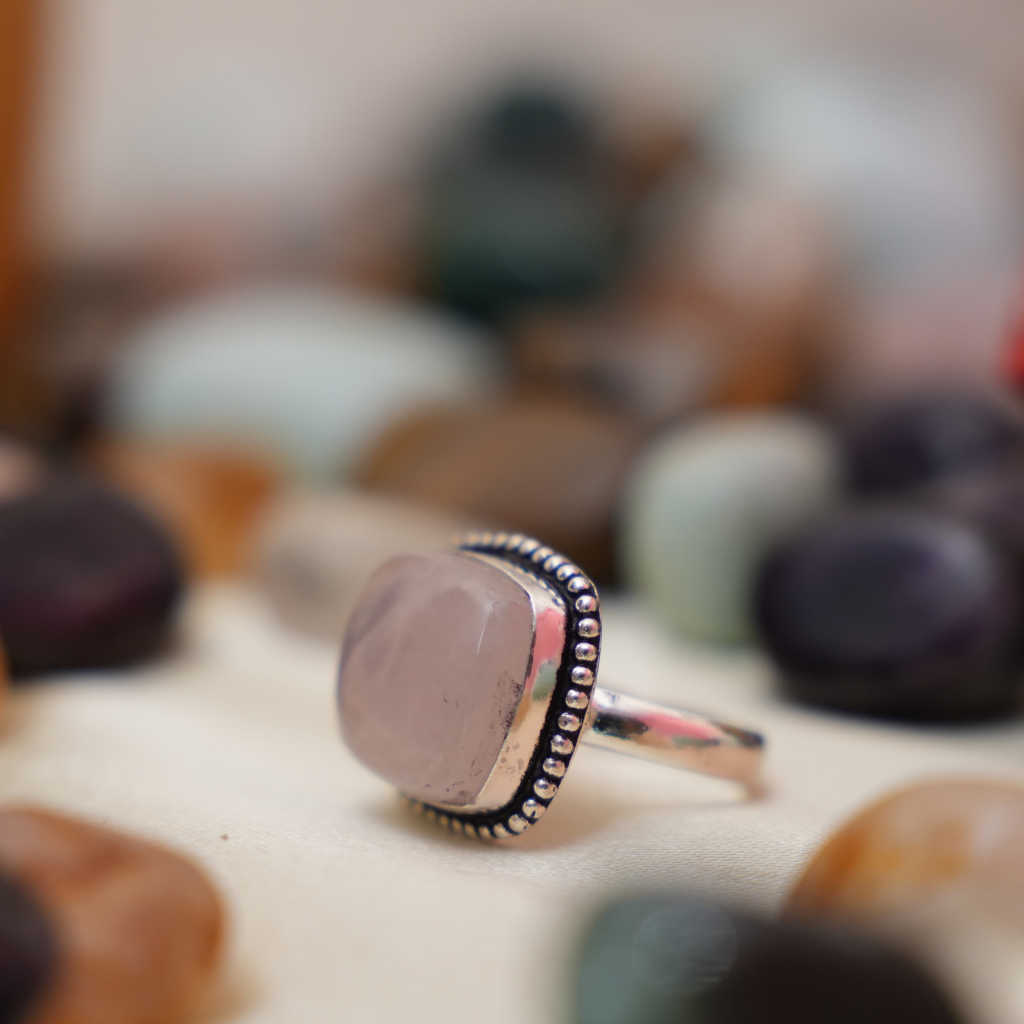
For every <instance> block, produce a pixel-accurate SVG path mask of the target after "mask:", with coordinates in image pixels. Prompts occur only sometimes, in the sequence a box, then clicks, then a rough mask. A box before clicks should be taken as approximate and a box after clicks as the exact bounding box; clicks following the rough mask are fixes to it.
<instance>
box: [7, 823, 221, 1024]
mask: <svg viewBox="0 0 1024 1024" xmlns="http://www.w3.org/2000/svg"><path fill="white" fill-rule="evenodd" d="M0 870H3V871H5V872H7V873H9V874H10V875H11V876H12V877H13V878H15V879H17V880H18V881H19V882H20V883H21V884H22V885H23V886H25V888H26V889H27V890H28V891H29V892H30V893H31V894H32V896H33V897H34V898H35V899H36V900H38V902H39V904H40V906H41V907H42V908H43V909H44V911H45V912H46V914H47V915H48V916H49V918H50V919H51V920H52V922H53V925H54V928H55V932H56V935H57V942H58V948H59V960H58V964H57V970H56V974H55V976H54V978H53V981H52V983H51V985H50V986H49V987H48V990H47V993H46V994H45V996H44V999H43V1001H42V1003H41V1005H40V1006H39V1009H38V1011H37V1014H36V1015H35V1016H33V1017H32V1024H173V1022H176V1021H181V1020H184V1019H187V1016H188V1015H189V1014H190V1013H191V1012H192V1011H193V1010H194V1008H195V1006H196V1004H197V1002H198V1001H199V999H200V998H201V997H202V996H203V995H205V993H206V992H207V990H208V988H209V986H210V984H211V982H212V981H213V979H214V976H215V974H216V971H217V967H218V964H219V959H220V953H221V947H222V943H223V936H224V928H225V925H224V912H223V910H222V907H221V904H220V900H219V898H218V896H217V893H216V892H215V890H214V888H213V886H212V885H211V884H210V882H209V881H208V880H207V879H206V877H205V876H204V875H203V873H202V872H201V871H200V870H199V869H198V868H197V867H196V866H194V865H193V864H191V863H190V862H189V861H188V860H186V859H185V858H183V857H181V856H180V855H179V854H177V853H173V852H171V851H170V850H166V849H164V848H162V847H160V846H156V845H154V844H152V843H148V842H142V841H140V840H137V839H132V838H129V837H128V836H125V835H122V834H120V833H118V832H115V831H113V830H111V829H107V828H101V827H99V826H97V825H92V824H89V823H87V822H84V821H79V820H76V819H73V818H69V817H66V816H64V815H59V814H55V813H52V812H50V811H45V810H40V809H37V808H30V807H13V808H8V809H5V810H3V811H0Z"/></svg>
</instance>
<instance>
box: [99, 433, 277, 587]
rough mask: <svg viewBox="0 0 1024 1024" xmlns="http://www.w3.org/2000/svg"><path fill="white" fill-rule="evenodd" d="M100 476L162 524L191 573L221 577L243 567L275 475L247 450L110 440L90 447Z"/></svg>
mask: <svg viewBox="0 0 1024 1024" xmlns="http://www.w3.org/2000/svg"><path fill="white" fill-rule="evenodd" d="M91 461H92V463H93V465H94V466H96V467H97V469H98V470H99V472H100V473H101V474H102V475H103V476H104V477H106V478H107V479H108V480H110V481H111V482H112V483H114V484H116V485H118V486H119V487H121V488H123V489H124V490H126V491H128V492H129V493H130V494H132V495H133V496H134V497H135V498H136V499H138V500H139V501H140V502H142V503H143V504H144V505H146V506H147V507H148V508H149V510H150V511H151V512H153V513H154V514H155V515H156V516H157V517H158V518H160V519H161V520H163V522H164V525H165V526H167V528H168V529H169V530H170V531H171V533H172V534H173V535H174V536H175V538H176V539H177V541H178V544H179V546H180V548H181V550H182V552H183V553H184V556H185V560H186V563H187V565H188V568H189V570H190V572H191V574H192V575H193V576H223V575H230V574H232V573H236V572H239V571H240V570H242V569H243V568H244V567H245V566H246V565H247V563H248V558H249V554H250V544H251V542H252V539H253V533H254V530H255V528H256V523H257V521H258V519H259V517H260V515H261V513H262V512H263V510H264V508H265V507H266V505H267V503H268V502H269V501H270V499H271V497H272V496H273V495H274V493H275V491H276V490H277V488H278V485H279V482H280V481H279V477H278V473H277V471H276V470H275V468H274V467H273V466H271V465H270V464H269V463H267V462H266V461H265V460H263V459H260V458H258V457H257V456H255V455H252V454H249V453H248V452H238V451H233V450H225V449H218V448H210V447H208V446H202V445H198V444H192V445H190V444H178V445H174V444H147V443H144V442H136V441H127V440H123V439H120V438H117V439H114V438H110V439H107V440H104V441H103V442H101V443H99V444H98V445H96V447H95V448H94V449H93V451H92V452H91Z"/></svg>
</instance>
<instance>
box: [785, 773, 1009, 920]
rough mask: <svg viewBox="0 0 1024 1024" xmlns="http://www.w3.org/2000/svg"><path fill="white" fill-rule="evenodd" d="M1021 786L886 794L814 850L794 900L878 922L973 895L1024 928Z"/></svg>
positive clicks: (961, 784) (981, 783)
mask: <svg viewBox="0 0 1024 1024" xmlns="http://www.w3.org/2000/svg"><path fill="white" fill-rule="evenodd" d="M1022 857H1024V786H1021V785H1018V784H1014V783H1009V782H995V781H989V780H986V779H958V780H946V781H936V782H927V783H923V784H920V785H916V786H910V787H908V788H906V789H900V790H897V791H896V792H893V793H888V794H886V795H885V796H884V797H882V798H881V799H880V800H878V801H877V802H875V803H873V804H871V805H870V806H869V807H867V808H866V809H865V810H862V811H860V812H859V813H857V814H855V815H854V816H853V817H851V818H849V819H848V820H847V821H845V822H844V823H843V824H842V825H841V826H840V827H839V829H838V830H837V831H836V832H834V833H833V834H832V835H831V836H830V837H829V838H828V840H826V841H825V842H824V843H823V844H822V845H821V847H819V849H818V850H817V851H816V852H815V854H814V856H813V858H812V859H811V862H810V863H809V864H808V865H807V867H806V868H805V869H804V872H803V874H802V875H801V876H800V879H799V881H798V882H797V883H796V885H795V886H794V888H793V891H792V893H791V894H790V898H789V910H790V912H792V913H795V914H814V915H825V916H836V917H841V918H848V919H863V920H878V919H882V918H884V917H886V916H887V915H889V914H892V913H895V912H897V911H899V910H908V909H913V908H915V907H920V906H922V905H923V904H925V903H926V902H928V901H929V900H942V899H944V898H946V897H947V896H949V895H950V894H951V893H953V892H954V891H957V892H962V893H967V894H969V896H970V899H971V900H972V901H974V902H976V903H977V904H978V905H979V906H980V907H984V908H985V910H986V912H988V913H991V914H993V915H995V916H996V917H1000V918H1005V919H1006V920H1008V921H1010V922H1011V923H1012V925H1013V927H1014V928H1015V929H1016V930H1018V931H1020V932H1021V933H1022V934H1024V877H1022V875H1021V872H1020V863H1021V858H1022Z"/></svg>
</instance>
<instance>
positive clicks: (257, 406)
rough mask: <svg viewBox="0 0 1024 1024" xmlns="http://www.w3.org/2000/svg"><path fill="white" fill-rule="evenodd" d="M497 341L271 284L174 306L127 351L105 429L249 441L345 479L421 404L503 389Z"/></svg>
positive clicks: (305, 471)
mask: <svg viewBox="0 0 1024 1024" xmlns="http://www.w3.org/2000/svg"><path fill="white" fill-rule="evenodd" d="M495 374H496V363H495V360H494V354H493V351H492V350H491V349H490V348H489V346H488V342H487V339H486V338H485V337H484V336H483V335H482V334H480V333H479V332H477V331H475V330H471V329H470V328H468V327H466V326H464V325H463V324H461V323H460V322H458V321H455V320H452V319H450V318H447V317H445V316H443V315H441V314H438V313H435V312H432V311H430V310H427V309H424V308H420V307H417V306H415V305H412V304H402V303H399V302H394V301H390V302H389V301H385V300H373V299H370V298H361V297H356V296H353V295H346V294H343V293H341V292H337V291H334V290H331V289H326V288H314V287H312V286H309V287H302V288H300V287H297V286H294V287H289V286H284V285H281V286H269V285H268V286H263V287H259V288H257V287H253V288H250V289H247V290H241V291H236V292H229V293H225V294H221V295H218V296H217V297H215V298H208V299H201V300H197V301H195V302H193V303H191V304H186V305H182V306H177V307H174V308H171V309H168V310H166V311H165V312H163V313H161V314H159V315H158V316H156V317H155V318H154V319H152V320H151V321H149V323H147V324H145V325H144V326H143V327H142V328H141V329H140V330H139V331H138V332H137V333H136V335H135V336H134V337H132V338H131V339H130V340H129V341H128V343H127V345H126V347H125V348H124V350H123V351H122V352H121V353H120V355H119V357H118V359H117V361H116V365H115V366H114V369H113V371H112V375H111V379H110V382H109V394H108V404H107V413H106V421H107V425H108V426H109V427H113V428H114V429H115V430H116V431H118V432H121V433H124V434H126V435H129V436H136V437H141V438H146V439H149V440H152V441H180V440H189V441H197V440H198V441H205V442H218V443H224V444H235V445H241V444H244V445H249V446H251V447H253V448H255V449H257V450H258V453H260V454H262V455H265V456H269V457H270V458H272V459H278V460H280V461H281V463H282V465H283V466H285V467H287V468H289V469H290V470H291V471H292V472H293V473H294V474H297V475H300V476H305V477H308V478H314V479H325V478H329V477H332V476H335V475H338V474H340V475H341V476H342V477H344V476H345V474H346V473H347V472H348V471H349V470H350V469H351V468H352V466H353V465H354V463H355V462H356V461H357V460H358V459H359V458H360V457H361V456H362V454H363V452H364V449H365V447H366V446H367V445H368V444H369V443H370V442H371V440H372V438H373V437H374V436H375V435H376V434H377V433H378V432H379V431H380V430H381V429H382V428H383V427H384V426H385V425H386V424H387V423H388V422H389V421H390V420H391V419H393V418H394V417H396V416H398V415H400V414H402V413H404V412H405V411H406V410H408V409H409V408H410V407H412V408H415V407H417V406H419V405H425V404H429V403H433V402H444V401H475V400H479V399H480V398H481V397H483V396H486V395H487V394H488V393H489V392H490V391H491V390H492V389H493V387H494V386H495V383H496V376H495Z"/></svg>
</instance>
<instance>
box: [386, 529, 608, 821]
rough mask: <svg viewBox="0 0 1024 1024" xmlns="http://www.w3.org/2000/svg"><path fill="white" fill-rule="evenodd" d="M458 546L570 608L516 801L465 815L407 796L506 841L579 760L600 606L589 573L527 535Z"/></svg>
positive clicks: (488, 537) (433, 814)
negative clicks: (520, 574)
mask: <svg viewBox="0 0 1024 1024" xmlns="http://www.w3.org/2000/svg"><path fill="white" fill-rule="evenodd" d="M455 546H456V549H457V550H459V551H464V552H467V553H470V554H479V555H484V556H491V557H492V558H493V557H497V558H498V559H501V560H503V561H505V562H508V563H509V565H511V566H512V567H514V568H516V569H519V570H525V571H526V572H527V573H529V574H530V575H531V576H533V577H535V578H536V579H537V580H538V581H539V582H540V583H541V584H542V585H543V586H545V587H546V588H547V589H548V590H550V591H552V592H553V594H554V595H556V597H557V599H558V600H559V601H560V602H561V603H562V604H564V609H565V641H564V644H563V646H562V654H561V660H560V662H559V666H558V669H557V672H556V674H555V684H554V688H553V690H552V693H551V699H550V702H549V703H548V706H547V710H546V713H545V716H544V721H543V725H542V726H541V728H540V733H539V737H538V739H537V741H536V743H535V745H534V749H533V752H532V754H531V756H530V758H529V761H528V763H527V766H526V769H525V771H524V773H523V775H522V779H521V781H520V783H519V785H518V786H517V788H516V789H515V792H514V794H513V795H512V797H511V798H510V799H509V800H508V801H506V802H505V803H504V804H503V805H502V806H500V807H498V808H497V809H491V810H472V809H466V810H460V809H458V808H454V807H449V806H442V805H437V804H431V803H427V802H425V801H422V800H418V799H415V798H413V797H409V796H404V799H405V800H406V801H407V802H408V803H409V805H410V806H411V807H412V808H413V809H414V810H417V811H419V812H420V813H422V814H423V815H424V816H426V817H427V818H430V819H431V820H434V821H436V822H437V823H438V824H439V825H441V826H443V827H445V828H448V829H450V830H451V831H452V832H455V833H456V834H459V835H465V836H470V837H475V838H479V839H508V838H511V837H513V836H517V835H522V833H523V832H525V831H526V830H527V829H528V828H529V827H530V826H531V825H533V824H535V823H536V822H537V821H538V820H539V819H540V818H541V817H542V816H543V814H544V813H545V812H546V811H547V809H548V807H549V806H550V805H551V801H552V800H553V799H554V798H555V796H556V795H557V793H558V788H559V783H560V780H561V779H562V778H563V776H564V775H565V773H566V771H568V768H569V765H570V763H571V760H572V757H573V755H574V754H575V751H576V746H577V745H578V742H579V736H580V732H581V730H582V729H583V728H584V725H585V718H586V709H587V707H588V705H589V704H590V695H591V693H592V691H593V686H594V683H595V680H596V677H597V666H598V661H599V659H600V650H601V606H600V599H599V597H598V594H597V588H596V587H595V586H594V583H593V581H592V580H591V579H590V578H589V577H588V576H587V575H586V573H584V572H583V571H582V570H581V569H579V568H578V567H577V566H576V565H574V564H573V563H572V562H570V561H569V559H567V558H565V557H563V556H562V555H560V554H558V553H557V552H556V551H554V550H552V549H551V548H549V547H545V546H543V545H542V544H541V542H540V541H538V540H536V539H535V538H533V537H528V536H526V535H525V534H519V533H514V534H508V533H496V534H495V533H472V534H469V535H468V536H466V537H463V538H461V539H459V540H458V541H457V543H456V545H455ZM584 637H585V638H586V639H585V640H584V639H583V638H584ZM523 699H524V700H525V699H527V698H526V697H525V696H524V698H523Z"/></svg>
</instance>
